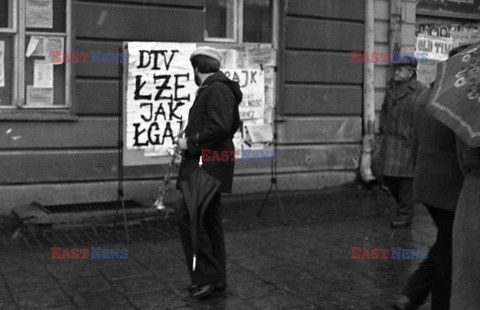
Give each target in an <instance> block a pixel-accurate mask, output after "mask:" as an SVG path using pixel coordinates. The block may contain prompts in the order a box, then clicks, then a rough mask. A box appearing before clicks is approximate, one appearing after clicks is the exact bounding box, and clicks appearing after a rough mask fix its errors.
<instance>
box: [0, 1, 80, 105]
mask: <svg viewBox="0 0 480 310" xmlns="http://www.w3.org/2000/svg"><path fill="white" fill-rule="evenodd" d="M70 24H71V0H2V1H1V4H0V108H1V109H2V110H5V109H20V108H22V109H44V108H47V109H52V108H54V109H58V108H69V107H70V95H69V94H70V83H69V80H70V70H71V68H70V64H68V63H57V62H54V61H52V51H61V52H62V53H70V41H71V37H70V33H71V31H70ZM0 113H1V110H0Z"/></svg>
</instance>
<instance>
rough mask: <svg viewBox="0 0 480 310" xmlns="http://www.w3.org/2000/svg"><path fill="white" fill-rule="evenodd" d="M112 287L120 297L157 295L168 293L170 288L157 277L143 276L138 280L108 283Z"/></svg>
mask: <svg viewBox="0 0 480 310" xmlns="http://www.w3.org/2000/svg"><path fill="white" fill-rule="evenodd" d="M110 283H111V284H112V286H113V287H114V288H115V290H117V291H118V292H120V293H121V294H122V295H132V294H139V293H149V292H151V293H152V294H156V293H158V291H163V292H165V291H168V290H169V289H170V288H169V287H168V285H167V284H166V283H165V282H162V281H161V280H159V279H158V278H157V277H154V276H145V277H139V278H128V279H120V280H115V281H112V282H110Z"/></svg>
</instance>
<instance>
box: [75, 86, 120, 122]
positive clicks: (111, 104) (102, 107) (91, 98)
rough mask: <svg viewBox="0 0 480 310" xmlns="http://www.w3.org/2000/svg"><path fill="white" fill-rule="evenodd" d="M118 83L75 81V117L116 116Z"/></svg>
mask: <svg viewBox="0 0 480 310" xmlns="http://www.w3.org/2000/svg"><path fill="white" fill-rule="evenodd" d="M118 84H119V82H118V81H108V80H78V79H77V81H76V85H75V88H76V96H75V97H76V99H75V103H76V105H75V113H76V114H77V115H85V114H87V115H93V114H95V115H118V107H119V104H120V103H119V102H118V100H119V95H118V86H119V85H118Z"/></svg>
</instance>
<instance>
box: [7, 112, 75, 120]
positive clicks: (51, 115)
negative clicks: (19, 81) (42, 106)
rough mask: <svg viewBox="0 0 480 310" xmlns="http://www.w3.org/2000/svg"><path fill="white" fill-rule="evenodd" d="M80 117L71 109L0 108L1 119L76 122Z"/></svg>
mask: <svg viewBox="0 0 480 310" xmlns="http://www.w3.org/2000/svg"><path fill="white" fill-rule="evenodd" d="M78 119H79V118H78V116H76V115H75V114H73V113H72V112H71V111H46V110H30V109H29V110H27V109H21V110H10V109H8V110H7V109H5V110H0V121H14V122H16V121H28V122H76V121H78Z"/></svg>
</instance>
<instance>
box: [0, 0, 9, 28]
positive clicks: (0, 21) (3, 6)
mask: <svg viewBox="0 0 480 310" xmlns="http://www.w3.org/2000/svg"><path fill="white" fill-rule="evenodd" d="M9 3H10V1H8V0H2V1H0V28H8V26H9V22H10V16H9V15H10V7H9Z"/></svg>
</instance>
